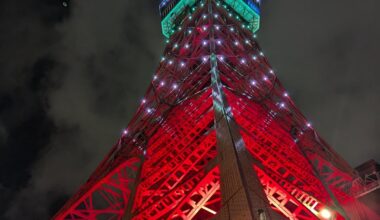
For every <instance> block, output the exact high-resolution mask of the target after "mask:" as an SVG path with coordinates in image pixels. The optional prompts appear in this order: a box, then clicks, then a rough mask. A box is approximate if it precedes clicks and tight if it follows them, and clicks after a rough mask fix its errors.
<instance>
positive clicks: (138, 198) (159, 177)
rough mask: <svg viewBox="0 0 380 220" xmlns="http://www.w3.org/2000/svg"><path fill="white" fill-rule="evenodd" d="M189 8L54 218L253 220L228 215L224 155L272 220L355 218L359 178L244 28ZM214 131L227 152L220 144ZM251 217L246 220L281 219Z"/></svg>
mask: <svg viewBox="0 0 380 220" xmlns="http://www.w3.org/2000/svg"><path fill="white" fill-rule="evenodd" d="M194 7H196V9H195V10H188V12H187V13H188V14H187V15H186V16H184V19H183V20H181V21H178V22H179V24H180V25H179V29H178V31H176V32H175V33H173V34H172V35H171V38H170V40H169V42H168V44H167V45H166V48H165V51H164V56H163V57H162V60H161V62H160V64H159V67H158V68H157V70H156V73H155V75H154V77H153V80H152V82H151V85H150V86H149V88H148V90H147V92H146V94H145V96H144V99H143V100H142V103H141V106H140V107H139V108H138V110H137V112H136V114H135V116H134V117H133V119H132V120H131V122H130V123H129V125H128V128H127V129H126V130H125V131H124V133H123V135H122V137H121V138H120V139H119V141H118V143H117V144H116V145H115V146H114V147H113V148H112V150H111V152H110V153H109V154H108V155H107V156H106V159H105V160H104V161H103V162H102V163H101V164H100V165H99V167H98V168H97V170H96V171H95V172H94V173H93V174H92V175H91V177H90V179H89V180H88V181H87V183H85V184H84V186H83V187H82V188H81V189H80V190H79V192H78V193H77V194H75V195H74V197H73V198H72V199H70V200H69V201H68V202H67V203H66V205H65V206H64V207H63V208H62V209H61V210H60V211H59V212H58V213H57V214H56V215H55V216H54V219H59V220H61V219H65V220H66V219H67V220H68V219H72V220H74V219H149V220H150V219H211V218H215V219H225V218H226V217H225V216H230V217H231V218H233V219H251V218H243V217H239V218H234V215H235V214H234V212H233V211H231V210H229V209H228V207H227V206H228V205H226V202H225V201H226V198H227V197H226V196H227V195H226V194H228V193H230V192H227V191H226V189H227V188H226V187H229V185H233V184H235V183H234V182H233V180H228V178H226V176H227V177H228V173H226V169H225V164H224V165H223V166H224V168H223V166H221V163H222V162H223V161H224V162H223V163H226V162H225V160H223V159H225V158H221V155H223V151H224V150H225V147H226V146H230V147H231V149H233V150H234V151H236V152H238V153H237V155H238V156H237V157H236V158H237V160H244V164H249V169H248V170H247V169H246V168H244V169H243V168H241V167H239V169H235V171H236V172H240V173H239V175H237V176H240V177H242V179H244V178H245V176H248V177H249V178H250V179H249V178H248V180H246V179H244V181H243V183H242V187H243V188H246V189H245V190H246V194H244V195H249V193H250V190H253V191H254V192H255V193H258V192H260V191H261V192H263V193H265V194H263V195H264V196H263V197H265V195H266V197H267V198H262V202H264V203H265V204H267V205H268V207H270V209H273V210H274V211H275V212H276V213H279V215H280V216H282V217H284V218H288V219H292V220H314V219H336V220H340V219H361V218H357V217H355V216H357V215H355V213H353V211H352V210H351V209H350V208H349V207H352V204H354V203H355V202H356V198H355V196H354V195H353V193H352V191H353V190H352V189H353V188H355V192H357V191H358V190H360V189H361V184H357V183H356V184H353V182H354V180H355V179H357V175H356V173H355V172H354V170H353V169H352V168H351V167H350V166H349V165H348V164H347V163H346V162H345V161H344V160H343V159H342V158H341V157H340V156H339V155H338V154H337V153H336V152H334V150H333V149H332V148H331V147H330V146H329V145H328V144H326V143H325V142H324V141H323V139H322V138H321V137H320V136H319V135H318V134H317V133H316V131H315V130H314V129H313V128H312V126H311V124H309V123H308V121H307V120H306V119H305V117H304V116H303V115H302V113H301V112H300V111H299V110H298V108H297V107H296V106H295V104H294V102H293V101H292V100H291V98H290V97H289V95H288V93H287V92H286V90H285V89H284V88H283V86H282V85H281V83H280V82H279V80H278V78H277V77H276V75H275V73H274V71H273V69H272V68H271V66H270V65H269V63H268V61H267V59H266V57H265V56H264V54H263V53H262V52H261V49H260V47H259V45H258V43H257V41H256V40H255V38H254V36H252V32H251V31H250V30H249V29H248V28H244V25H245V24H244V23H243V21H242V19H239V17H238V15H237V14H234V13H233V10H231V8H229V7H228V6H227V5H225V6H223V4H222V3H221V2H217V1H214V0H207V1H199V2H198V3H197V4H196V5H195V6H194ZM220 103H223V104H220ZM221 121H224V122H223V123H224V124H223V123H221ZM217 125H218V126H220V125H222V126H225V127H224V131H229V133H228V134H227V135H228V136H230V137H229V139H230V140H232V143H231V144H228V143H227V142H224V143H221V140H222V139H223V138H224V137H220V134H221V133H220V132H219V133H218V129H221V128H220V127H218V126H217ZM223 134H225V133H223ZM218 135H219V136H218ZM236 143H239V144H236ZM222 146H223V147H222ZM239 147H243V148H244V149H245V150H246V151H247V152H248V156H247V157H241V156H239V152H241V151H242V149H240V148H239ZM221 152H222V153H221ZM231 163H232V161H231ZM236 164H238V166H241V164H242V163H236ZM239 164H240V165H239ZM222 168H223V169H222ZM239 170H240V171H239ZM242 170H244V172H242ZM235 171H234V172H235ZM255 178H258V179H259V184H261V185H256V184H255ZM227 180H228V181H231V182H228V183H227V182H226V181H227ZM253 187H254V189H252V188H253ZM255 190H256V191H255ZM258 194H260V193H258ZM248 200H249V199H248ZM238 201H239V202H242V201H243V199H242V200H238ZM244 201H245V200H244ZM348 203H349V204H350V205H351V206H347V204H348ZM250 209H252V210H251V214H252V218H264V219H278V218H274V217H273V216H271V215H266V214H265V213H264V211H263V210H262V209H258V210H254V209H255V205H252V206H250ZM326 210H328V211H329V212H330V213H331V217H329V218H324V217H323V215H322V212H323V211H326ZM257 211H258V213H257ZM226 213H227V214H226ZM254 216H259V217H254Z"/></svg>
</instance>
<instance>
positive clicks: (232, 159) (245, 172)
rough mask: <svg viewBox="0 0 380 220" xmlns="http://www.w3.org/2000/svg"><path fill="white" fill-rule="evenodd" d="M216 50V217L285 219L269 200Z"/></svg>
mask: <svg viewBox="0 0 380 220" xmlns="http://www.w3.org/2000/svg"><path fill="white" fill-rule="evenodd" d="M216 59H217V58H216V56H215V54H212V55H211V57H210V62H211V75H212V76H211V79H212V94H213V102H214V112H215V129H216V135H217V148H218V152H219V153H218V157H219V158H218V159H219V166H220V179H221V180H220V181H221V191H222V209H221V211H220V213H219V214H218V215H217V217H216V218H217V219H223V220H224V219H234V220H235V219H254V220H269V219H274V220H281V219H286V218H285V217H282V216H281V215H280V214H278V213H276V212H275V211H274V210H273V209H272V208H271V207H270V204H269V201H268V199H267V197H266V195H265V193H264V190H263V187H262V185H261V183H260V181H259V179H258V176H257V174H256V173H255V171H254V170H253V164H254V160H253V159H252V157H251V155H249V152H248V151H247V149H246V147H245V144H244V141H243V139H242V137H241V135H240V133H239V130H238V127H237V125H236V123H235V122H234V120H233V118H232V117H230V115H231V113H230V112H229V111H230V107H229V106H228V104H227V101H226V98H225V95H224V93H223V91H222V83H221V81H220V78H219V75H218V71H217V60H216Z"/></svg>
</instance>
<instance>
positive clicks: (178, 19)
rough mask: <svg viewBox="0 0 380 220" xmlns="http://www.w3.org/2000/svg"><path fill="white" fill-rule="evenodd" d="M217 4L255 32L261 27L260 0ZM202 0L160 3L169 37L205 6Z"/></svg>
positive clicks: (237, 0)
mask: <svg viewBox="0 0 380 220" xmlns="http://www.w3.org/2000/svg"><path fill="white" fill-rule="evenodd" d="M216 2H217V5H218V6H220V7H224V8H226V9H227V10H229V11H230V12H231V16H238V17H239V18H241V19H242V20H243V23H245V24H244V26H245V27H246V28H248V29H249V30H251V31H252V32H253V33H255V32H257V31H258V30H259V28H260V9H259V5H260V0H221V1H216ZM203 6H204V1H200V0H162V1H161V3H160V7H159V9H160V15H161V19H162V21H161V27H162V33H163V35H164V36H165V37H167V38H169V37H170V36H171V35H172V34H173V33H174V32H175V30H176V28H179V27H180V26H181V23H182V21H183V19H184V18H185V17H186V16H189V17H190V16H191V14H192V13H193V12H194V11H195V10H196V8H197V7H203Z"/></svg>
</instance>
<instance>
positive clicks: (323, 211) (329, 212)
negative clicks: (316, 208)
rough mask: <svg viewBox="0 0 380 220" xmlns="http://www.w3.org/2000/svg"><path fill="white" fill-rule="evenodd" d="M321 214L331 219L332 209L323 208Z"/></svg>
mask: <svg viewBox="0 0 380 220" xmlns="http://www.w3.org/2000/svg"><path fill="white" fill-rule="evenodd" d="M319 214H320V215H321V217H322V218H324V219H330V218H331V217H332V214H331V211H330V210H328V209H322V210H321V211H320V212H319Z"/></svg>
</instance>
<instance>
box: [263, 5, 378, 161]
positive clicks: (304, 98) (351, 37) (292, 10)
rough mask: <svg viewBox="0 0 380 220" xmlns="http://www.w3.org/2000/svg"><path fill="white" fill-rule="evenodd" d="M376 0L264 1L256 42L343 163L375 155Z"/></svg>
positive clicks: (376, 97) (376, 90)
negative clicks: (344, 160)
mask: <svg viewBox="0 0 380 220" xmlns="http://www.w3.org/2000/svg"><path fill="white" fill-rule="evenodd" d="M379 7H380V2H379V1H374V0H367V1H362V2H358V1H351V0H350V1H343V0H337V1H332V2H328V3H327V4H325V3H322V2H320V1H311V0H308V1H302V3H301V2H299V1H295V0H290V1H268V2H266V3H265V4H264V10H263V12H264V15H263V17H264V18H263V19H264V20H263V25H262V30H261V33H260V35H259V36H260V37H259V38H260V39H259V41H260V43H261V45H262V47H263V48H264V50H265V51H266V54H267V55H268V56H269V60H270V61H271V63H272V65H273V66H274V67H275V69H276V70H278V76H279V78H280V79H281V81H282V82H283V83H284V84H285V86H286V88H288V89H289V91H290V93H291V95H292V97H293V98H294V99H295V100H296V103H297V104H298V106H299V107H300V109H301V110H302V111H303V112H304V113H305V115H306V116H307V117H308V118H310V120H311V121H312V122H313V124H314V125H315V127H316V129H317V130H318V131H319V132H320V133H321V134H322V136H323V137H324V138H325V139H326V140H327V141H328V142H329V143H330V144H331V145H332V146H333V147H334V148H335V149H336V150H337V151H338V152H339V153H340V154H341V155H342V156H343V157H344V158H345V159H347V160H348V161H349V162H350V163H351V165H353V166H357V165H359V164H360V163H362V162H364V161H365V160H367V159H369V158H374V159H376V160H378V161H379V160H380V151H379V150H378V149H379V143H380V133H379V131H378V129H377V124H378V123H380V117H379V114H378V112H379V111H380V103H379V100H380V87H379V86H378V85H377V82H378V81H379V80H380V75H379V70H378V68H377V66H378V59H379V55H378V51H380V43H379V40H378V39H380V20H379V19H378V17H377V12H376V8H379Z"/></svg>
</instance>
